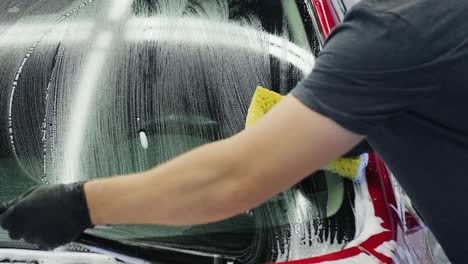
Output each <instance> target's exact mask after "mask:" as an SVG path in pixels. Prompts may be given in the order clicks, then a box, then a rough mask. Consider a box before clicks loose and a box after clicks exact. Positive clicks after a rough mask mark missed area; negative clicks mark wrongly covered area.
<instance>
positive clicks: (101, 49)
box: [63, 31, 113, 182]
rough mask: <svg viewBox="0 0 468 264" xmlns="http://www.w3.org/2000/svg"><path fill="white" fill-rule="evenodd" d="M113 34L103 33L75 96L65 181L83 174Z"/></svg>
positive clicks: (90, 56) (95, 44)
mask: <svg viewBox="0 0 468 264" xmlns="http://www.w3.org/2000/svg"><path fill="white" fill-rule="evenodd" d="M112 38H113V34H112V32H110V31H105V32H103V33H101V34H100V35H99V36H98V38H97V39H96V41H95V43H94V46H93V48H92V52H91V53H90V55H89V58H88V62H87V63H86V64H85V66H84V72H83V75H82V77H81V82H80V85H79V87H78V93H77V94H76V96H75V101H74V103H73V109H72V111H71V115H72V116H71V118H70V121H71V124H70V128H69V129H68V131H69V133H68V138H67V140H66V143H65V166H64V170H65V171H64V173H63V177H64V178H63V180H64V182H76V181H79V180H81V179H80V176H79V175H78V174H77V173H78V172H79V164H80V153H81V148H82V146H83V139H84V133H85V130H86V125H87V121H88V116H89V112H90V111H92V109H91V105H92V101H93V95H94V93H95V88H96V83H97V81H98V79H99V75H100V73H101V71H102V69H103V67H104V64H105V61H106V57H107V55H108V52H109V47H110V44H111V42H112Z"/></svg>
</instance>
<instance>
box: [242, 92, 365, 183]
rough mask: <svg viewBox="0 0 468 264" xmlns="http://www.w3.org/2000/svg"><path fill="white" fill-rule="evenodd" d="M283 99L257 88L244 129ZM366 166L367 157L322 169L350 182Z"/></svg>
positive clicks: (362, 172)
mask: <svg viewBox="0 0 468 264" xmlns="http://www.w3.org/2000/svg"><path fill="white" fill-rule="evenodd" d="M283 98H284V97H283V96H282V95H280V94H278V93H275V92H273V91H270V90H268V89H265V88H263V87H260V86H259V87H257V89H256V91H255V94H254V96H253V98H252V102H251V104H250V107H249V111H248V114H247V122H246V125H245V126H246V127H249V126H251V125H253V124H255V122H257V121H258V120H259V119H260V118H261V117H262V116H264V115H265V114H266V113H267V112H268V111H269V110H270V109H271V108H273V106H274V105H276V104H277V103H278V102H279V101H281V99H283ZM366 165H367V155H366V154H364V155H361V156H359V157H352V158H340V159H337V160H335V161H333V162H330V163H329V164H327V165H326V166H324V167H323V169H324V170H328V171H332V172H335V173H337V174H339V175H341V176H343V177H346V178H349V179H351V180H358V179H359V178H361V177H362V175H363V174H364V171H365V167H366Z"/></svg>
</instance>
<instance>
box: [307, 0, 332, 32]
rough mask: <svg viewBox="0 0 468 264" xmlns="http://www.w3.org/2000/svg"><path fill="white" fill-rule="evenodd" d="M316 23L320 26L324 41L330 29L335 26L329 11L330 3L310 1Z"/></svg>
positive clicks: (324, 0)
mask: <svg viewBox="0 0 468 264" xmlns="http://www.w3.org/2000/svg"><path fill="white" fill-rule="evenodd" d="M312 4H313V7H314V11H315V14H316V15H317V20H318V23H319V24H320V29H321V31H322V32H321V33H322V36H323V39H326V38H327V37H328V35H330V32H331V31H332V29H333V28H334V27H335V26H336V21H335V18H334V17H333V14H332V11H331V9H330V3H329V2H328V1H327V0H312Z"/></svg>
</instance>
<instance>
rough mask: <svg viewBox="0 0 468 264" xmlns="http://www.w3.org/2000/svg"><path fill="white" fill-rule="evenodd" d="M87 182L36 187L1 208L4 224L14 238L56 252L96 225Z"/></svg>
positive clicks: (0, 212) (2, 222)
mask: <svg viewBox="0 0 468 264" xmlns="http://www.w3.org/2000/svg"><path fill="white" fill-rule="evenodd" d="M83 185H84V183H74V184H60V185H44V186H38V187H34V188H33V189H31V190H29V191H28V192H26V193H25V194H23V195H22V196H20V197H19V198H17V199H15V200H12V201H9V202H5V203H3V204H2V205H1V206H0V225H1V226H2V228H3V229H5V230H7V231H8V233H9V235H10V238H11V239H15V240H18V239H24V240H25V241H26V242H28V243H31V244H36V245H38V246H39V247H41V248H44V249H54V248H56V247H59V246H61V245H64V244H67V243H69V242H72V241H73V240H75V239H77V238H78V237H79V236H80V235H81V234H82V233H83V231H84V230H85V229H87V228H91V227H92V226H93V225H92V223H91V220H90V217H89V211H88V208H87V203H86V199H85V194H84V190H83Z"/></svg>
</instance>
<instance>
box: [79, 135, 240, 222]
mask: <svg viewBox="0 0 468 264" xmlns="http://www.w3.org/2000/svg"><path fill="white" fill-rule="evenodd" d="M229 144H231V142H229V140H228V141H222V142H218V143H213V144H210V145H206V146H203V147H200V148H198V149H195V150H194V151H192V152H189V153H187V154H185V155H183V156H181V157H179V158H177V159H175V160H172V161H170V162H168V163H166V164H164V165H162V166H159V167H157V168H155V169H152V170H149V171H146V172H143V173H139V174H135V175H128V176H121V177H114V178H109V179H103V180H96V181H92V182H88V183H87V184H86V185H85V192H86V197H87V200H88V207H89V209H90V213H91V219H92V221H93V223H94V224H163V225H164V224H170V225H193V224H201V223H207V222H212V221H216V220H221V219H223V218H226V217H229V216H232V215H234V214H236V213H240V212H241V211H242V210H244V209H248V208H244V207H246V206H247V205H245V203H243V202H242V201H240V200H239V201H236V197H235V196H236V195H235V194H234V192H236V190H237V189H238V186H237V185H238V184H240V183H241V181H240V180H239V179H236V177H237V176H238V175H240V174H242V173H245V171H246V170H244V168H242V166H238V165H237V164H236V160H237V158H236V155H237V154H236V153H232V152H230V151H229V146H228V145H229ZM228 200H229V203H228Z"/></svg>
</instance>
